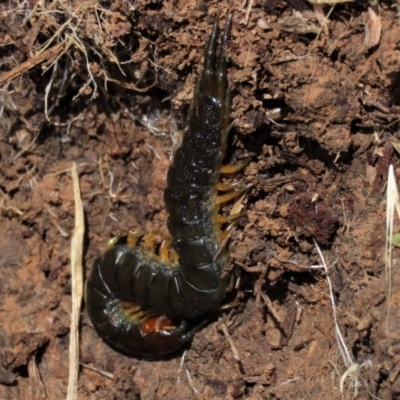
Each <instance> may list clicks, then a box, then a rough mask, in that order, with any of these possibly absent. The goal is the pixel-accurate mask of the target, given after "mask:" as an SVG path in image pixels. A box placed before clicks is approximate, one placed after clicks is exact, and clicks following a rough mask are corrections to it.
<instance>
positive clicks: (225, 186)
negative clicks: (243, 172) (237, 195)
mask: <svg viewBox="0 0 400 400" xmlns="http://www.w3.org/2000/svg"><path fill="white" fill-rule="evenodd" d="M243 185H244V182H243V181H235V182H230V183H223V182H218V183H217V184H216V186H215V187H216V188H217V190H219V191H220V192H231V191H233V190H236V189H237V188H238V187H239V188H240V187H241V186H243Z"/></svg>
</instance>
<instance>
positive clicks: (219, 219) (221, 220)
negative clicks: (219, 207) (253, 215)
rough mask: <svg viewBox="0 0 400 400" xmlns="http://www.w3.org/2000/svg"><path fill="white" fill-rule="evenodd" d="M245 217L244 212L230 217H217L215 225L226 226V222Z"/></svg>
mask: <svg viewBox="0 0 400 400" xmlns="http://www.w3.org/2000/svg"><path fill="white" fill-rule="evenodd" d="M245 215H246V213H245V212H241V213H237V214H232V215H217V224H221V225H222V224H226V223H227V222H232V221H235V220H236V219H239V218H242V217H244V216H245Z"/></svg>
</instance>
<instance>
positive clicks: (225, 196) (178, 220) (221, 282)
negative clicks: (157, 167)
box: [85, 13, 251, 357]
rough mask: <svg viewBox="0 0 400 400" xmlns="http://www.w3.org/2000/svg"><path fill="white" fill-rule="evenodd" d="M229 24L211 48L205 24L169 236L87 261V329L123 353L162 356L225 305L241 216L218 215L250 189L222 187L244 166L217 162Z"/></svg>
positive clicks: (173, 184)
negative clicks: (231, 238) (232, 243)
mask: <svg viewBox="0 0 400 400" xmlns="http://www.w3.org/2000/svg"><path fill="white" fill-rule="evenodd" d="M231 27H232V13H231V14H229V16H228V17H227V21H226V25H225V29H224V32H223V34H222V39H221V44H220V46H218V36H219V35H218V21H216V22H215V23H214V26H213V29H212V33H211V35H210V38H209V41H208V45H207V49H206V54H205V57H204V64H203V67H202V70H201V72H200V74H199V77H198V80H197V83H196V86H195V89H194V94H193V100H192V103H191V105H190V108H189V111H188V116H187V126H186V128H185V133H184V136H183V139H182V144H181V147H180V148H179V149H178V150H177V151H176V153H175V156H174V159H173V162H172V165H171V167H170V168H169V170H168V173H167V187H166V190H165V192H164V202H165V208H166V211H167V213H168V219H167V229H168V231H169V233H170V238H167V239H165V240H163V241H162V242H161V244H160V245H159V247H158V249H157V251H156V250H155V249H154V233H149V234H145V233H143V232H134V233H130V234H128V235H126V236H125V237H123V238H119V239H116V240H114V242H113V243H112V244H111V245H110V246H109V248H108V249H107V250H106V252H105V253H104V254H103V255H101V256H100V257H99V258H97V259H96V260H95V261H94V264H93V267H92V269H91V272H90V275H89V277H88V280H87V282H86V288H85V302H86V309H87V312H88V314H89V317H90V319H91V321H92V323H93V326H94V328H95V330H96V331H97V333H98V334H99V336H100V337H101V338H102V339H103V340H105V341H106V342H107V343H108V344H110V345H111V346H112V347H113V348H115V349H116V350H118V351H120V352H122V353H124V354H127V355H129V356H145V357H157V356H164V355H166V354H171V353H174V352H175V351H177V350H178V349H180V348H181V347H182V346H184V345H185V344H187V343H190V342H191V341H192V339H193V337H194V335H195V333H196V332H198V331H199V330H200V329H201V327H202V326H204V324H205V322H207V321H208V320H209V317H210V315H212V314H213V313H214V312H215V310H217V309H218V308H219V307H220V306H221V304H222V303H223V302H224V300H225V298H226V296H227V292H228V290H229V287H230V282H231V281H232V274H231V273H224V268H225V267H226V266H227V264H228V261H229V252H230V249H229V247H228V246H226V245H224V239H226V238H227V235H229V233H230V231H231V229H232V227H233V226H234V225H235V224H236V223H237V221H238V219H239V218H240V217H241V216H242V214H233V215H222V214H221V213H220V211H221V207H222V205H223V204H224V203H226V202H228V201H231V200H233V199H235V198H237V197H238V196H239V195H240V194H242V193H244V192H245V191H246V190H248V189H249V187H251V184H250V183H245V182H241V181H239V182H236V183H232V184H229V183H228V184H227V183H222V181H221V175H222V174H231V173H236V172H238V171H239V170H241V169H242V168H243V167H244V165H245V163H244V162H239V163H237V164H228V165H223V160H224V157H225V153H226V149H227V137H228V134H229V132H230V131H231V128H232V126H233V123H231V118H230V114H231V91H230V89H229V85H228V78H227V65H226V64H227V62H226V49H227V42H228V38H229V35H230V32H231ZM143 243H144V244H145V245H144V246H142V245H141V244H143ZM149 248H150V251H149Z"/></svg>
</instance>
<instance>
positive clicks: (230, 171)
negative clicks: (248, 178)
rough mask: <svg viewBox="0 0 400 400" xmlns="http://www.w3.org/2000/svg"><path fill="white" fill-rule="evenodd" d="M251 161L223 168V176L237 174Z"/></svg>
mask: <svg viewBox="0 0 400 400" xmlns="http://www.w3.org/2000/svg"><path fill="white" fill-rule="evenodd" d="M249 161H250V160H243V161H239V162H238V163H236V164H227V165H223V166H222V167H221V174H235V173H236V172H239V171H240V170H241V169H243V168H244V167H245V166H246V165H247V164H248V163H249Z"/></svg>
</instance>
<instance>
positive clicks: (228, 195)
mask: <svg viewBox="0 0 400 400" xmlns="http://www.w3.org/2000/svg"><path fill="white" fill-rule="evenodd" d="M254 185H255V184H254V183H247V184H246V185H244V186H241V187H238V188H237V189H236V190H235V191H234V192H230V193H225V194H223V195H221V196H217V201H216V203H217V204H222V203H226V202H228V201H230V200H232V199H234V198H236V197H238V196H240V195H241V194H242V193H243V192H245V191H246V190H248V189H250V188H252V187H253V186H254Z"/></svg>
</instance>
